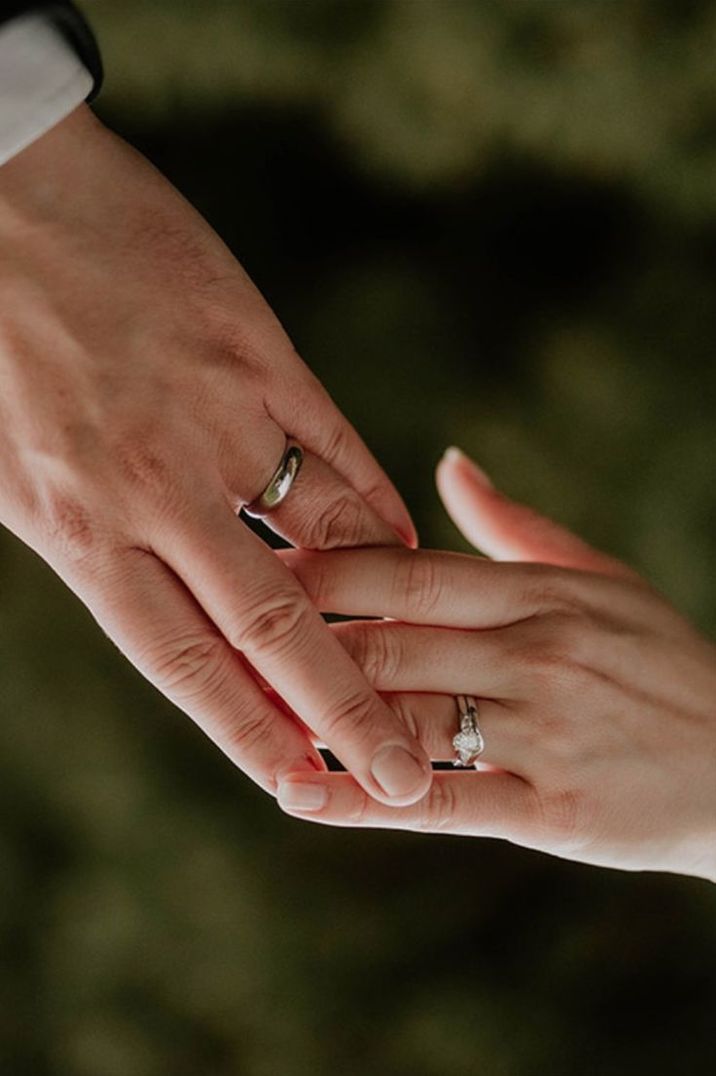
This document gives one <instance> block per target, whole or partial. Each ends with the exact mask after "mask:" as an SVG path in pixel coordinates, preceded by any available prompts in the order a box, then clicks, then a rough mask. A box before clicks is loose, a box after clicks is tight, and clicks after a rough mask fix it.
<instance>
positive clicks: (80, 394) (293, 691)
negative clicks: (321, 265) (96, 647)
mask: <svg viewBox="0 0 716 1076" xmlns="http://www.w3.org/2000/svg"><path fill="white" fill-rule="evenodd" d="M0 381H1V383H2V392H1V393H0V522H2V523H4V524H5V525H6V526H7V527H9V529H10V530H12V531H13V532H14V533H15V534H16V535H18V537H20V538H21V539H23V540H24V541H25V542H26V543H27V544H28V545H29V546H31V547H32V548H33V549H35V550H36V551H37V552H38V553H40V554H41V556H43V557H44V558H45V559H46V560H47V561H48V562H49V564H51V565H52V567H53V568H54V569H55V570H56V571H57V572H58V573H59V575H60V576H61V577H62V578H63V579H64V580H65V581H66V582H67V583H68V584H69V586H71V587H72V588H73V590H75V591H76V593H77V594H78V595H80V597H81V598H82V599H83V601H84V602H85V603H86V604H87V605H88V606H89V608H90V609H91V611H92V612H93V613H94V615H95V616H96V618H97V619H98V620H99V621H100V623H101V624H102V625H103V626H104V628H105V629H106V631H107V632H108V634H109V635H110V636H111V637H112V638H113V639H114V640H115V641H116V642H117V643H118V645H119V646H120V647H121V648H122V650H123V651H124V652H125V654H126V655H127V656H128V657H129V658H130V659H131V661H132V662H133V663H134V664H135V665H136V666H137V668H138V669H140V670H141V671H142V672H143V673H144V674H145V675H146V676H147V678H148V679H149V680H151V681H152V682H153V683H154V684H156V685H157V686H158V687H159V688H160V689H161V690H162V691H163V692H164V693H165V694H166V695H167V696H168V697H169V698H170V699H172V700H174V701H175V702H176V703H177V704H178V705H179V706H181V707H182V709H183V710H185V711H186V712H187V713H188V714H190V715H191V716H192V717H193V718H194V719H195V720H196V721H197V723H198V724H199V725H200V726H201V727H202V728H203V729H204V731H205V732H206V733H207V734H208V735H209V736H210V737H211V738H212V739H213V740H214V741H215V742H216V743H217V744H218V745H219V746H220V747H221V748H222V749H223V750H224V751H225V752H226V753H227V754H228V755H229V756H230V757H231V758H232V759H233V760H234V761H235V762H236V763H237V764H238V765H239V766H241V767H242V768H243V769H244V770H246V771H247V772H248V773H249V774H250V775H251V776H252V777H254V779H255V780H256V781H258V782H259V783H260V784H261V785H262V786H263V787H264V788H266V789H270V790H272V791H273V790H275V788H276V782H277V778H278V776H279V775H280V774H281V773H282V772H286V771H288V770H301V769H306V770H309V771H312V772H315V770H316V768H322V767H323V762H322V760H321V757H320V755H318V753H317V752H316V751H315V749H314V748H313V746H312V745H311V743H310V740H309V739H308V737H307V735H306V733H305V730H304V729H303V727H301V725H300V724H298V723H296V722H295V721H293V720H291V719H290V718H288V717H287V716H286V714H285V713H284V712H282V711H281V710H279V709H278V708H277V707H275V706H274V705H273V704H272V702H271V700H270V699H269V698H268V696H267V695H266V694H265V693H264V692H263V691H262V690H261V688H260V687H259V686H258V684H257V683H256V682H255V680H254V678H253V676H252V675H251V673H250V672H249V671H248V669H247V667H246V664H245V660H247V661H248V662H249V663H250V664H251V666H252V667H253V669H255V670H258V672H259V673H260V674H261V675H262V676H263V677H264V678H265V680H266V681H268V682H269V683H270V684H271V685H272V686H273V687H274V688H275V690H276V691H277V693H278V694H279V695H280V696H281V697H282V698H283V699H284V700H285V701H286V702H287V703H289V704H290V705H291V706H292V707H293V709H294V711H295V712H296V713H297V714H298V715H300V717H302V718H303V719H304V720H305V721H306V722H310V724H311V727H312V728H313V729H314V731H315V732H316V733H317V734H318V735H320V736H322V737H324V738H325V739H326V741H327V742H328V743H330V744H331V746H332V748H333V749H334V750H335V751H336V753H337V754H338V755H339V757H340V758H341V759H342V761H343V762H344V763H345V764H346V766H347V767H348V768H349V769H350V770H351V772H352V773H354V774H355V775H356V777H358V779H359V780H360V781H361V782H362V783H363V784H364V786H365V787H366V788H367V789H368V790H369V791H370V792H371V794H372V795H374V796H375V797H377V798H379V799H382V800H383V801H386V802H398V803H406V802H413V801H414V800H415V799H417V798H418V797H420V796H422V795H423V794H424V792H425V790H426V789H427V787H428V785H429V783H430V779H431V775H430V772H429V761H428V759H427V758H426V757H425V756H424V755H423V753H422V751H421V749H420V746H419V744H418V743H417V742H416V741H415V740H414V739H413V738H412V737H411V735H410V734H409V732H408V731H407V730H406V729H405V726H404V725H402V723H401V722H399V721H398V719H397V718H396V716H395V714H394V713H393V712H392V711H391V710H390V709H389V708H388V707H387V706H386V705H385V704H384V703H383V702H382V701H381V700H380V699H379V698H378V697H377V696H376V694H375V693H374V692H373V691H372V690H371V689H370V687H369V685H368V684H367V682H366V680H365V678H364V677H363V676H362V675H361V673H360V671H359V670H358V669H357V668H356V666H355V665H354V664H353V662H351V660H350V658H349V657H348V655H347V654H346V652H345V650H344V649H343V648H342V647H341V646H340V645H339V643H338V641H337V640H336V639H334V638H333V637H332V636H331V633H330V632H329V630H328V628H327V627H326V626H325V624H324V623H323V621H322V620H321V617H320V616H319V614H318V612H317V611H316V610H315V608H314V607H313V606H312V605H311V604H310V602H309V601H308V599H307V597H306V594H305V591H303V590H302V589H301V587H300V586H299V585H298V583H297V582H296V579H295V577H294V576H293V575H292V574H291V573H290V572H289V571H288V570H287V569H286V568H285V567H284V566H283V565H282V564H281V563H280V561H279V560H278V559H277V558H276V557H275V556H274V555H273V553H271V551H270V550H269V549H268V548H267V547H266V545H265V544H264V543H263V542H262V541H260V539H259V538H257V537H256V536H255V535H254V534H253V533H252V531H251V530H249V529H248V528H247V527H246V526H244V524H243V523H242V522H241V521H240V520H239V519H237V512H238V510H239V509H240V507H241V506H242V505H244V504H246V503H247V502H250V501H252V500H253V499H254V498H255V497H256V496H257V494H259V493H260V492H261V491H262V490H263V489H264V488H265V486H266V484H267V482H268V481H269V479H270V477H271V475H272V474H273V472H274V469H275V468H276V466H277V464H278V463H279V461H280V459H281V457H282V454H283V452H284V448H285V444H286V438H287V436H289V435H290V436H293V437H295V438H296V439H297V440H298V441H299V442H300V443H301V444H302V446H303V448H304V449H305V451H306V457H305V463H304V466H303V469H302V471H301V474H300V475H299V477H298V480H297V481H296V484H295V486H294V487H293V489H292V490H291V493H290V495H289V496H288V497H287V499H286V501H285V503H283V504H282V505H281V506H280V507H279V508H277V509H276V511H275V512H274V513H273V514H272V516H271V524H272V526H273V527H274V528H275V529H276V530H278V531H279V532H280V533H282V534H284V535H285V536H286V537H287V538H289V539H290V540H291V541H293V542H294V543H295V544H297V545H301V546H306V547H309V548H324V547H330V546H337V545H351V546H355V545H360V544H363V543H365V544H368V543H380V544H387V543H390V542H395V543H397V542H398V541H399V540H400V539H399V538H398V537H397V534H398V533H400V535H401V536H402V539H403V540H404V541H407V542H412V541H414V531H413V529H412V524H411V522H410V517H409V516H408V514H407V511H406V509H405V507H404V505H403V504H402V501H401V500H400V498H399V496H398V494H397V492H396V491H395V490H394V489H393V487H392V485H391V484H390V482H389V481H388V479H387V477H386V475H385V474H384V473H383V471H382V470H381V469H380V467H379V466H378V464H377V463H376V461H375V460H374V459H373V458H372V456H371V455H370V453H369V452H368V450H367V448H366V447H365V445H364V444H363V442H362V441H361V440H360V438H359V437H358V435H357V434H356V433H355V431H354V430H353V429H352V428H351V427H350V425H349V424H348V422H346V420H345V418H344V417H343V416H342V415H341V414H340V412H339V411H338V409H337V408H336V407H335V405H334V404H333V403H332V402H331V400H330V399H329V397H328V395H327V393H326V392H325V391H324V390H323V389H322V388H321V386H320V384H319V383H318V382H317V381H316V379H315V378H314V377H313V376H312V374H311V373H310V371H309V370H308V369H307V367H306V366H305V365H304V364H303V363H302V362H301V360H300V359H299V357H298V355H297V354H296V352H295V351H294V349H293V347H292V346H291V343H290V341H289V339H288V337H287V336H286V334H285V333H284V332H283V330H282V328H281V326H280V325H279V323H278V321H277V320H276V318H275V317H274V315H273V314H272V312H271V310H270V309H269V307H268V306H267V304H266V303H265V302H264V300H263V299H262V297H261V295H260V294H259V293H258V291H257V290H256V288H255V287H254V286H253V285H252V283H251V281H250V280H249V279H248V277H247V276H246V274H245V272H244V271H243V270H242V268H241V266H240V265H239V264H238V262H237V261H236V260H235V258H234V257H233V256H232V255H231V254H230V252H229V251H228V250H227V249H226V247H225V246H224V245H223V243H221V241H220V240H219V238H218V237H217V236H216V235H215V234H214V232H212V230H211V228H209V226H208V225H207V224H206V223H205V222H204V221H203V220H202V219H201V217H200V216H199V215H198V213H196V212H195V211H194V210H193V209H192V208H191V207H190V206H189V205H188V204H187V203H186V202H185V201H184V199H183V198H181V196H180V195H179V194H178V193H177V192H176V191H175V190H174V189H173V188H172V187H171V185H170V184H169V183H167V181H166V180H165V179H164V178H163V177H162V176H161V175H160V174H159V173H158V172H157V171H156V170H155V169H154V168H152V167H151V165H150V164H149V163H148V162H147V161H145V160H144V159H143V158H142V157H141V156H140V155H139V154H138V153H135V152H134V151H133V150H132V149H130V147H129V146H127V145H126V144H125V143H124V142H122V141H121V139H119V138H117V137H116V136H115V135H113V134H112V133H111V132H110V131H108V130H107V129H106V128H104V127H103V126H102V125H101V124H100V123H99V122H98V121H97V120H95V119H94V118H93V116H92V114H91V112H90V111H89V110H88V109H87V108H85V107H84V106H82V107H81V108H79V109H77V110H76V111H75V112H74V113H72V115H71V116H69V117H68V118H67V119H66V120H64V121H63V122H62V123H60V124H58V125H57V127H55V128H53V129H52V130H51V131H49V132H48V133H47V134H46V135H44V136H43V137H42V138H40V139H39V140H38V141H37V142H35V143H33V144H32V145H31V146H30V147H28V148H27V149H26V150H25V151H24V152H23V153H21V154H19V155H18V156H17V157H15V158H13V159H12V160H11V161H9V162H8V163H7V164H6V165H4V166H3V167H2V168H0Z"/></svg>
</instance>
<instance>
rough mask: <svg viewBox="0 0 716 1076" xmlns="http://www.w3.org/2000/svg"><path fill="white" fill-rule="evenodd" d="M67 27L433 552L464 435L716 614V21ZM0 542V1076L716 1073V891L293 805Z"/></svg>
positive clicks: (657, 8)
mask: <svg viewBox="0 0 716 1076" xmlns="http://www.w3.org/2000/svg"><path fill="white" fill-rule="evenodd" d="M85 7H86V9H87V10H88V12H89V13H90V15H91V16H92V18H93V20H94V22H95V24H96V26H97V29H98V31H99V34H100V38H101V42H102V45H103V48H104V52H105V57H106V60H107V67H108V82H107V87H106V91H105V93H104V95H103V97H102V98H101V100H100V102H99V105H98V110H99V112H100V114H101V115H102V116H103V117H104V118H106V119H107V121H108V122H110V123H112V124H113V125H114V126H115V127H116V128H117V129H118V130H119V131H120V132H121V133H123V134H125V135H126V136H127V137H129V138H130V139H131V140H132V141H134V142H135V143H136V144H138V145H139V146H141V148H143V149H144V150H145V151H146V152H147V153H148V154H149V156H150V157H151V158H152V159H153V160H155V161H156V162H157V163H158V164H159V165H160V167H161V168H163V169H164V170H165V171H166V173H167V174H168V176H169V177H170V178H171V179H172V180H173V181H174V182H175V183H176V184H177V185H178V186H179V188H180V189H181V190H183V191H184V192H185V193H186V194H187V195H188V196H189V198H190V199H192V201H194V202H195V203H196V204H197V205H198V206H199V207H200V208H201V210H202V211H203V212H204V213H205V214H206V216H207V217H208V218H209V219H210V220H211V222H212V223H213V224H214V225H215V227H216V228H217V229H218V230H219V232H220V233H221V234H222V235H223V236H224V237H225V238H226V239H227V241H228V242H229V243H230V245H231V246H232V248H233V249H234V250H235V252H236V254H237V256H238V257H239V258H240V259H241V261H242V262H243V263H244V265H245V266H246V267H247V269H248V271H249V272H250V273H251V275H252V276H253V277H254V279H255V280H256V281H257V283H258V284H259V286H260V287H261V288H262V289H263V291H264V292H265V294H266V295H267V297H268V299H269V301H270V302H271V303H272V305H273V306H274V308H275V309H276V311H277V312H278V314H279V316H280V317H281V318H282V320H283V322H284V324H285V325H286V327H287V329H288V331H289V333H290V334H291V336H292V337H293V339H294V341H295V343H296V345H297V346H298V347H299V349H300V350H301V351H302V353H303V354H304V355H305V357H306V358H307V360H308V361H309V362H310V363H311V365H312V366H313V368H314V369H315V370H316V372H317V373H318V374H319V376H320V377H321V378H322V379H323V380H324V382H325V383H326V384H327V386H328V387H329V389H330V390H331V391H332V392H333V394H334V396H335V398H336V399H337V401H338V402H339V404H340V405H341V407H342V408H343V409H344V410H345V412H346V413H347V414H348V415H349V416H350V417H351V418H352V419H353V420H354V421H355V423H356V424H357V426H358V427H359V428H360V430H361V431H362V432H363V434H364V435H365V437H366V439H367V440H368V442H369V443H370V444H371V446H372V447H373V448H374V449H375V451H376V452H377V454H378V455H379V456H380V458H381V459H382V460H383V462H384V463H385V465H386V466H387V468H388V470H389V471H390V472H391V473H392V475H393V476H394V477H395V479H396V480H397V482H398V484H399V485H400V487H401V488H402V490H403V491H404V493H405V494H406V497H407V499H408V501H409V504H410V507H411V509H412V510H413V511H414V513H415V517H416V519H417V521H418V523H419V525H420V528H421V532H422V536H423V541H424V543H425V544H431V545H441V546H448V547H459V548H463V546H461V543H460V539H459V537H458V536H457V535H456V532H455V531H454V529H453V528H452V526H451V525H450V524H449V522H448V521H446V519H445V518H444V516H443V515H442V512H441V509H440V507H439V504H438V501H437V498H436V495H435V493H434V489H433V483H432V472H433V467H434V464H435V463H436V460H437V458H438V457H439V455H440V453H441V451H442V449H443V448H444V446H445V445H446V444H449V443H451V442H457V443H459V444H461V445H462V446H463V447H465V448H466V449H467V450H468V451H470V452H472V453H474V454H475V456H476V457H477V458H478V459H479V461H480V462H481V463H482V464H483V465H484V466H485V467H486V469H487V470H488V471H489V472H490V473H491V474H492V476H493V477H494V479H495V480H496V482H497V483H498V484H500V485H501V486H502V487H503V488H505V489H506V490H507V491H509V492H510V493H511V494H513V495H515V496H517V497H520V498H523V499H525V500H528V501H530V502H531V503H533V504H534V505H535V506H537V507H539V508H540V509H542V510H543V511H545V512H548V513H551V514H553V515H554V516H556V517H558V518H559V519H561V520H563V521H564V522H566V523H568V524H570V525H572V526H574V527H575V528H577V529H578V530H579V531H580V532H581V533H582V534H584V535H585V536H586V537H588V538H589V539H591V540H592V541H594V542H596V543H598V544H600V545H602V546H603V547H605V548H607V549H609V550H610V551H612V552H614V553H616V554H618V555H621V556H623V557H625V558H627V559H629V560H630V561H631V562H632V563H633V564H634V565H636V566H637V567H638V568H639V569H640V570H642V571H643V572H645V573H646V574H647V575H649V577H650V578H651V579H652V580H653V581H654V582H655V583H656V584H657V585H658V586H660V587H661V588H662V589H663V590H664V591H665V592H666V593H667V594H668V595H669V596H670V597H671V598H672V599H673V600H674V601H675V602H676V603H677V604H679V605H680V606H681V607H682V608H683V609H684V610H685V611H686V612H688V613H689V614H690V615H691V616H692V617H693V618H695V619H696V620H697V621H698V622H699V623H700V624H701V625H702V627H703V628H704V629H705V630H706V631H711V632H713V630H714V628H716V580H714V571H713V565H714V562H715V559H716V558H715V554H716V526H715V525H716V487H715V483H714V462H715V459H716V422H715V418H714V404H715V403H716V369H715V368H714V363H713V349H714V340H715V339H716V317H715V314H714V310H715V303H714V298H715V296H716V259H715V257H714V255H715V254H716V68H715V65H716V7H715V5H713V4H711V3H698V2H695V0H694V2H686V0H681V2H680V3H678V4H676V3H666V2H663V3H660V2H656V0H654V2H651V3H646V2H644V3H639V2H629V0H625V2H623V3H622V2H615V3H609V2H584V3H579V2H574V3H566V2H565V3H560V2H548V0H542V2H539V0H515V2H502V3H498V2H495V3H490V2H486V3H477V2H475V3H473V2H464V0H407V2H398V0H361V2H356V3H353V2H349V0H310V2H309V0H282V2H278V0H262V2H257V0H254V2H248V0H236V2H233V3H232V2H228V0H226V2H221V3H220V2H215V0H212V2H209V0H204V2H195V3H189V2H184V3H180V2H172V0H165V2H151V0H132V2H129V0H123V2H120V0H103V2H96V3H94V4H92V3H88V4H86V5H85ZM0 556H1V557H2V563H1V574H0V587H1V588H2V589H1V591H0V656H1V669H0V799H1V804H0V807H1V810H2V828H1V832H0V864H1V869H0V914H1V915H2V923H1V924H0V936H1V938H2V948H3V954H2V972H1V978H0V1039H1V1042H2V1047H1V1049H2V1054H3V1057H2V1065H1V1066H0V1067H1V1070H2V1073H3V1076H4V1074H5V1073H7V1074H8V1076H26V1074H27V1076H50V1074H51V1076H198V1074H201V1076H229V1074H232V1076H233V1074H241V1076H243V1074H246V1076H304V1074H305V1076H329V1074H330V1076H333V1074H338V1076H365V1074H366V1073H370V1074H377V1076H443V1074H455V1076H463V1074H468V1073H469V1074H473V1073H485V1074H486V1076H545V1074H550V1076H552V1074H554V1076H559V1074H572V1073H574V1074H577V1073H579V1074H580V1076H601V1074H606V1073H609V1074H610V1076H621V1074H627V1073H628V1074H630V1076H632V1074H634V1073H637V1074H642V1073H643V1074H649V1076H652V1074H653V1076H662V1074H671V1073H677V1072H678V1073H681V1072H690V1073H706V1072H711V1071H713V1066H714V1063H715V1062H716V1030H715V1028H716V1006H715V1002H716V897H715V894H716V891H715V890H714V889H713V887H709V886H708V885H707V884H706V883H701V882H698V881H694V880H687V879H679V878H673V877H668V876H661V877H660V876H656V875H654V876H648V875H644V876H639V875H628V874H619V873H616V872H610V871H599V870H597V869H594V868H588V867H581V866H572V865H570V864H566V863H562V862H560V861H557V860H554V859H550V858H547V857H543V856H540V855H538V854H535V853H530V852H524V851H521V850H519V849H515V848H512V847H510V846H507V845H502V844H497V843H490V842H485V843H482V842H480V841H477V840H463V839H450V838H445V837H439V838H438V837H429V838H428V837H426V838H421V837H418V836H414V835H405V834H390V833H381V832H347V831H331V830H329V829H325V828H322V827H313V826H310V825H303V824H301V823H299V822H297V821H293V820H291V819H288V818H285V817H283V816H282V815H281V814H280V813H279V812H278V811H277V810H276V809H275V807H274V806H273V804H272V803H271V801H270V800H269V799H268V798H266V797H265V796H263V794H261V793H259V792H257V791H256V790H255V789H254V788H252V787H251V786H250V785H249V783H248V782H247V781H246V780H245V779H244V778H243V777H242V776H241V775H240V774H239V773H237V772H235V771H234V770H233V769H232V767H231V766H230V765H229V763H228V762H227V761H226V759H225V758H223V757H222V756H221V755H220V754H219V753H218V752H217V751H216V750H215V749H214V748H213V747H212V745H211V744H210V743H209V742H208V741H207V740H205V739H204V738H203V737H202V736H201V735H200V734H199V733H198V732H197V731H196V730H195V729H194V728H193V726H192V725H191V724H190V722H189V721H188V720H186V719H185V718H183V717H182V716H181V715H180V714H178V713H176V712H175V711H173V709H172V708H171V707H170V706H169V705H168V704H166V703H165V702H164V701H163V700H162V699H161V698H160V697H159V696H158V695H157V694H156V693H155V692H154V691H153V690H152V689H151V688H149V687H148V686H147V685H145V684H144V682H143V681H142V680H141V678H140V677H139V676H138V675H137V674H135V673H134V672H133V670H132V669H131V668H130V667H129V666H128V665H127V664H126V663H125V662H124V661H123V659H121V658H120V657H119V655H118V654H117V653H116V652H115V650H114V649H113V647H112V646H111V644H109V643H108V642H107V641H106V640H105V639H104V638H103V636H102V635H101V633H100V632H99V631H98V630H97V629H96V628H95V627H94V625H93V624H92V622H91V621H90V619H89V617H88V615H87V614H86V613H85V612H84V611H83V609H82V608H81V607H80V606H79V604H78V603H77V601H76V600H75V599H73V598H72V597H71V596H70V595H69V594H68V593H67V592H66V591H65V590H64V588H63V587H62V585H61V584H60V583H59V582H58V581H57V580H56V579H54V578H53V577H52V575H51V574H50V572H49V571H48V570H47V569H46V568H45V567H44V566H43V565H41V564H40V563H39V562H38V561H37V560H36V559H34V558H33V557H32V556H31V555H30V554H28V553H27V552H26V551H25V550H23V549H22V548H21V547H20V546H19V545H18V544H17V543H16V542H14V541H13V540H12V539H10V538H9V537H7V536H3V538H2V543H1V545H0Z"/></svg>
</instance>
